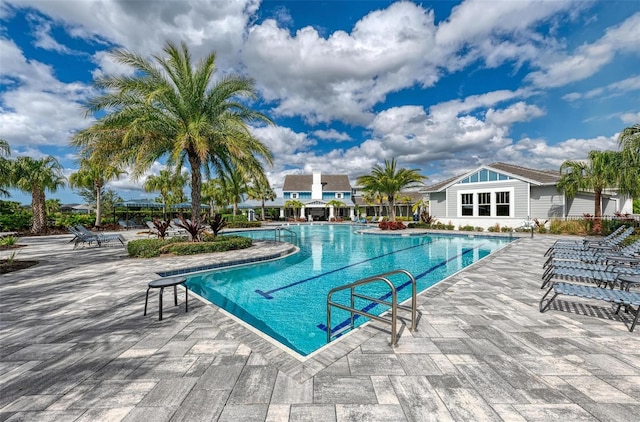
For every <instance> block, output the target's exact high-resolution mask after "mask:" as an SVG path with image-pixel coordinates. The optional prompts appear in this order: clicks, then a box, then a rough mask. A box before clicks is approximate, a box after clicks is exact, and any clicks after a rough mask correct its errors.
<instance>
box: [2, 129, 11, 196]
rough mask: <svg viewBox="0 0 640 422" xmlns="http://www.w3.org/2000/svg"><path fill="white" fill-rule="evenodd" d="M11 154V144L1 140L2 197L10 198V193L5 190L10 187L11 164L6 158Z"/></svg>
mask: <svg viewBox="0 0 640 422" xmlns="http://www.w3.org/2000/svg"><path fill="white" fill-rule="evenodd" d="M10 154H11V149H10V148H9V143H8V142H7V141H5V140H4V139H0V196H5V197H9V196H11V195H10V194H9V191H8V190H6V189H5V188H8V187H9V185H10V184H9V169H10V167H9V166H10V165H11V162H10V161H9V160H8V159H6V158H5V156H7V157H8V156H9V155H10Z"/></svg>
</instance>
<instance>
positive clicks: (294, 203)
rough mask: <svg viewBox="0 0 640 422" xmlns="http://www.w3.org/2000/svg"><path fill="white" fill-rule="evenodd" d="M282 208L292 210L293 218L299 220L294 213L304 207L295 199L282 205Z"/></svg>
mask: <svg viewBox="0 0 640 422" xmlns="http://www.w3.org/2000/svg"><path fill="white" fill-rule="evenodd" d="M284 207H285V208H291V209H292V210H293V217H294V218H300V216H299V215H297V214H298V213H297V212H296V210H299V209H302V207H304V204H303V203H302V201H298V200H297V199H289V200H287V201H286V202H285V203H284Z"/></svg>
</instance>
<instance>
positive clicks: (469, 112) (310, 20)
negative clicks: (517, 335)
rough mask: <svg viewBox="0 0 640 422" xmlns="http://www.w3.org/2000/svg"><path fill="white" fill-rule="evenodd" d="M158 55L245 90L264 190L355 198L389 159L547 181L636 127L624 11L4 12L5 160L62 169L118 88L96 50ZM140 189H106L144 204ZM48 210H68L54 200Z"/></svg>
mask: <svg viewBox="0 0 640 422" xmlns="http://www.w3.org/2000/svg"><path fill="white" fill-rule="evenodd" d="M167 41H171V42H174V43H180V42H185V43H186V44H187V45H188V46H189V48H190V51H191V53H192V55H193V57H194V58H195V59H198V58H200V57H204V56H205V55H207V54H209V53H211V52H212V51H213V52H215V53H216V57H217V58H216V65H217V69H218V70H217V72H216V77H217V78H219V77H222V76H224V75H225V74H241V75H244V76H247V77H250V78H253V79H254V80H255V84H256V89H257V92H258V98H257V99H256V100H255V101H254V102H253V103H252V104H251V106H252V107H253V108H254V109H256V110H260V111H262V112H264V113H265V114H266V115H268V116H269V117H270V118H271V119H272V120H273V122H274V125H272V126H259V127H258V126H256V127H252V128H251V131H252V133H253V134H254V136H255V137H256V138H258V139H260V140H261V141H262V142H264V143H265V144H266V145H267V146H268V147H269V149H270V150H271V151H272V153H273V155H274V163H273V166H272V167H267V168H266V172H267V176H268V177H269V180H270V182H271V184H272V186H273V187H274V188H276V189H278V188H281V187H282V183H283V181H284V177H285V175H287V174H310V173H312V172H317V171H320V172H322V173H325V174H348V175H349V177H350V179H351V181H352V183H353V182H354V181H355V179H356V178H357V177H358V176H361V175H363V174H369V173H370V172H371V169H372V167H373V166H375V165H376V164H381V163H383V161H384V160H385V159H387V160H390V159H392V158H396V159H397V161H398V165H399V166H401V167H405V168H410V169H418V170H419V171H420V173H421V174H423V175H425V176H427V177H428V179H427V181H426V183H427V184H431V183H435V182H438V181H441V180H443V179H446V178H449V177H451V176H455V175H457V174H461V173H464V172H466V171H470V170H473V169H475V168H477V167H479V166H481V165H485V164H490V163H493V162H496V161H502V162H508V163H512V164H516V165H522V166H526V167H531V168H539V169H554V170H557V169H558V168H559V167H560V165H561V164H562V162H563V161H564V160H569V159H570V160H580V159H585V158H586V157H587V154H588V152H589V151H591V150H594V149H596V150H606V149H617V137H618V134H619V133H620V131H622V130H623V129H624V128H625V127H628V126H631V125H633V124H635V123H638V122H640V2H638V1H635V0H628V1H627V0H624V1H615V0H611V1H570V0H563V1H557V0H555V1H539V0H538V1H529V0H518V1H507V0H504V1H491V0H467V1H462V2H459V1H445V0H441V1H422V2H411V1H366V0H365V1H331V0H329V1H312V0H309V1H305V0H298V1H260V0H224V1H217V0H171V1H151V0H149V1H131V0H128V1H127V0H66V1H58V0H20V1H16V0H4V1H2V2H0V138H2V139H4V140H6V141H8V143H9V145H10V148H11V157H12V158H15V157H18V156H22V155H28V156H31V157H34V158H41V157H44V156H47V155H52V156H54V157H55V158H56V159H57V160H58V161H59V162H60V164H61V165H62V166H63V168H64V174H65V175H66V176H68V175H70V174H71V173H73V172H74V171H76V170H77V169H78V162H77V158H78V157H77V151H76V150H75V149H73V148H71V147H70V146H69V139H70V137H71V136H73V134H74V133H76V132H77V131H79V130H82V129H84V128H86V127H88V126H90V125H91V124H92V123H93V122H95V117H94V116H85V113H84V109H83V105H84V104H85V103H86V101H87V100H88V99H90V98H92V97H93V96H96V95H97V94H98V93H99V92H98V91H96V88H95V87H94V86H93V84H92V83H93V81H94V80H95V78H96V77H100V76H104V75H109V74H131V69H129V68H126V67H124V66H123V65H121V64H119V63H116V62H114V60H113V59H112V57H111V55H110V54H109V52H110V51H112V50H114V49H116V48H121V49H127V50H129V51H132V52H135V53H138V54H142V55H145V56H149V57H151V55H153V54H161V53H162V48H163V46H164V45H165V43H166V42H167ZM163 168H164V163H163V162H157V163H155V164H154V165H153V166H152V168H150V169H149V171H148V173H147V175H149V174H158V173H159V171H160V170H161V169H163ZM147 175H145V176H143V177H142V178H140V179H138V180H132V179H131V177H130V176H129V175H128V174H127V175H124V176H123V177H121V178H120V179H119V180H117V181H112V182H110V183H109V185H108V187H109V188H111V189H114V190H115V191H116V192H117V193H118V194H119V195H120V196H121V197H123V198H124V199H138V198H150V197H155V196H157V193H146V192H144V190H143V189H142V184H143V183H144V179H145V177H146V176H147ZM11 193H12V196H11V198H10V199H11V200H15V201H19V202H21V203H25V204H29V203H30V202H31V198H30V195H29V194H26V193H22V192H19V191H12V192H11ZM47 198H58V199H60V200H61V202H62V203H75V202H82V199H81V198H80V197H79V196H78V195H77V194H76V193H75V192H74V191H72V190H71V189H69V188H64V189H61V190H58V191H57V192H56V193H47Z"/></svg>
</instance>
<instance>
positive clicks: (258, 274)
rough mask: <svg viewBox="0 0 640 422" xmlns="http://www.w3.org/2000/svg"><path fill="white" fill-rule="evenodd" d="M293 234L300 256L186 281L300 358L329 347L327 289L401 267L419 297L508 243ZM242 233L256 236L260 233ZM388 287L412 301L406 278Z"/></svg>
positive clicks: (321, 228) (323, 229) (333, 230)
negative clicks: (415, 286)
mask: <svg viewBox="0 0 640 422" xmlns="http://www.w3.org/2000/svg"><path fill="white" fill-rule="evenodd" d="M290 229H291V230H293V231H295V232H296V233H297V239H298V246H299V247H300V252H299V253H297V254H295V255H292V256H289V257H286V258H283V259H279V260H276V261H270V262H265V263H260V264H255V265H251V266H244V267H236V268H231V269H227V270H216V271H211V272H206V273H196V274H193V275H190V276H187V285H188V287H189V289H190V290H193V291H194V292H195V293H197V294H199V295H200V296H202V297H204V298H206V299H207V300H209V301H211V302H212V303H214V304H216V305H217V306H219V307H221V308H223V309H225V310H227V311H228V312H230V313H232V314H233V315H235V316H236V317H238V318H240V319H242V320H243V321H245V322H247V323H249V324H250V325H252V326H253V327H255V328H257V329H258V330H260V331H262V332H263V333H265V334H267V335H268V336H270V337H272V338H273V339H275V340H277V341H279V342H280V343H282V344H283V345H285V346H286V347H288V348H290V349H292V350H294V351H295V352H297V353H299V354H301V355H303V356H306V355H308V354H310V353H312V352H314V351H315V350H317V349H319V348H320V347H322V346H324V345H325V344H326V335H327V333H326V323H327V317H326V299H327V293H328V292H329V290H331V289H332V288H334V287H336V286H342V285H344V284H347V283H350V282H353V281H356V280H359V279H362V278H365V277H369V276H372V275H376V274H379V273H382V272H387V271H390V270H395V269H405V270H407V271H409V272H411V273H412V274H413V275H414V277H415V278H416V281H417V284H418V292H420V291H423V290H425V289H426V288H428V287H430V286H432V285H434V284H435V283H437V282H438V281H440V280H442V279H444V278H446V277H448V276H449V275H452V274H454V273H456V272H457V271H459V270H461V269H462V268H464V267H466V266H468V265H470V264H472V263H473V262H476V261H477V260H479V259H481V258H484V257H485V256H487V255H489V254H490V253H492V252H494V251H496V250H498V249H500V248H502V247H504V246H505V245H507V244H508V243H509V242H510V241H511V239H509V238H502V237H482V236H463V235H424V236H398V235H397V234H398V233H394V234H395V235H388V236H387V235H367V234H359V233H357V229H356V228H355V227H354V226H346V225H345V226H341V225H301V226H291V227H290ZM234 234H242V233H239V232H238V233H234ZM245 235H248V236H252V237H256V236H258V237H259V236H260V235H264V233H262V234H253V235H252V234H250V233H245ZM271 236H273V235H271ZM262 238H264V237H262ZM391 281H392V282H394V284H396V288H397V289H398V301H399V302H401V301H403V300H406V299H407V298H409V297H410V295H411V288H410V286H406V287H402V286H401V285H400V284H401V283H404V282H406V277H404V278H398V279H397V280H394V278H391ZM362 292H364V293H366V294H367V295H369V296H373V297H382V296H384V295H386V294H387V293H388V288H385V287H384V286H383V285H382V283H376V284H373V285H369V286H366V287H364V290H362ZM340 294H343V297H341V296H340ZM347 295H348V292H346V291H345V292H340V293H339V294H337V295H336V296H334V299H335V300H337V301H340V300H344V299H345V298H346V297H347ZM356 304H357V305H358V307H362V308H364V307H368V308H369V311H368V312H375V313H382V312H384V311H385V310H386V309H387V308H386V307H384V306H382V305H379V304H374V303H364V302H362V301H361V302H356ZM348 319H349V314H348V313H347V312H346V311H340V310H335V311H332V322H331V325H332V327H333V328H332V329H333V330H335V329H336V327H339V326H343V325H344V324H345V321H346V320H348ZM356 322H357V324H356V325H360V324H362V323H364V322H366V319H365V318H362V317H360V318H357V320H356Z"/></svg>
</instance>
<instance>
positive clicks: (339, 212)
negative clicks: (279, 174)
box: [280, 172, 355, 220]
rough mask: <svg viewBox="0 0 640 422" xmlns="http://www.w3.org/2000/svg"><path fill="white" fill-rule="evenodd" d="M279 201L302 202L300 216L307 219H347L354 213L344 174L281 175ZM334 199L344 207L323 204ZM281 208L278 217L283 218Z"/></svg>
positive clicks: (283, 212)
mask: <svg viewBox="0 0 640 422" xmlns="http://www.w3.org/2000/svg"><path fill="white" fill-rule="evenodd" d="M282 197H283V200H284V201H285V204H286V201H289V200H297V201H300V202H302V203H303V204H304V206H303V207H302V209H301V210H300V217H302V218H305V219H307V220H311V219H313V220H331V219H332V218H345V219H346V218H350V219H352V218H353V217H354V215H355V212H354V207H355V204H354V203H353V200H352V198H351V183H349V177H348V176H347V175H346V174H321V173H319V172H314V173H313V174H312V175H311V174H300V175H298V174H290V175H287V176H285V179H284V184H283V186H282ZM332 200H337V201H340V202H343V203H344V204H345V207H344V208H340V209H334V207H333V206H329V207H327V203H329V202H330V201H332ZM285 209H286V208H284V207H283V208H281V209H280V217H281V218H284V217H285Z"/></svg>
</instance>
